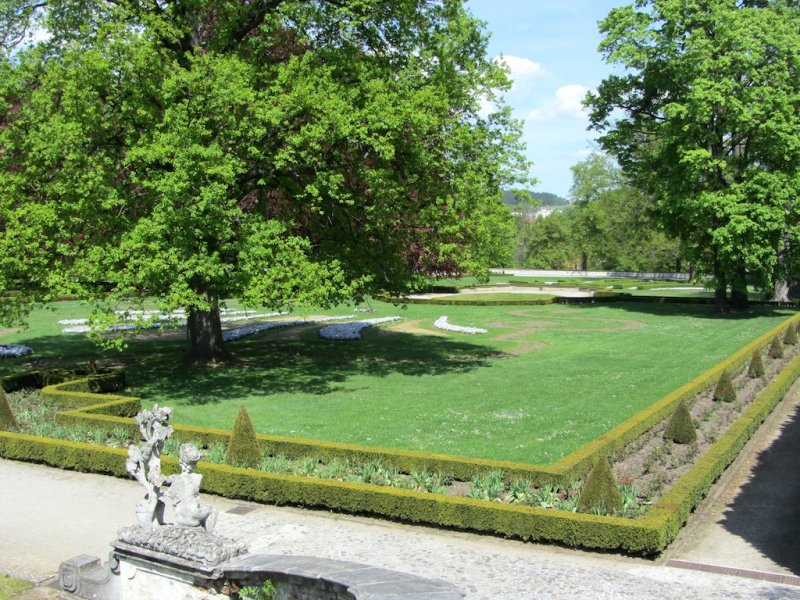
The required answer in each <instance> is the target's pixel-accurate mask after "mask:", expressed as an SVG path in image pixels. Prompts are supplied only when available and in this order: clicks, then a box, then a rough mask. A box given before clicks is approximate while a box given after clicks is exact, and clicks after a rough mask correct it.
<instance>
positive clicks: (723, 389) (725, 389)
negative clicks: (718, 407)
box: [714, 369, 736, 402]
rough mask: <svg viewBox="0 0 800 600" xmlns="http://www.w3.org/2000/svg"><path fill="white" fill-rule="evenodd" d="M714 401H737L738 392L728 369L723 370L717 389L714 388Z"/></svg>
mask: <svg viewBox="0 0 800 600" xmlns="http://www.w3.org/2000/svg"><path fill="white" fill-rule="evenodd" d="M714 400H715V401H717V402H733V401H735V400H736V390H735V389H733V382H732V381H731V376H730V373H728V369H725V370H723V371H722V375H720V376H719V381H718V382H717V387H715V388H714Z"/></svg>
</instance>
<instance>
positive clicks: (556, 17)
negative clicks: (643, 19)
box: [467, 0, 631, 196]
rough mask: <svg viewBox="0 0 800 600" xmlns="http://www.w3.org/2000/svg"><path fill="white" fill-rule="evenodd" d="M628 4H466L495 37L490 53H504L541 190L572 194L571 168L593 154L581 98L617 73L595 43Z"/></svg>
mask: <svg viewBox="0 0 800 600" xmlns="http://www.w3.org/2000/svg"><path fill="white" fill-rule="evenodd" d="M629 3H631V2H627V1H625V0H561V1H560V2H559V1H557V0H469V1H468V2H467V8H468V9H469V10H470V12H471V13H472V14H473V15H474V16H476V17H477V18H479V19H481V20H482V21H485V22H486V30H487V31H488V32H489V33H491V40H490V42H489V54H490V56H492V57H496V56H498V55H503V56H504V58H505V61H506V63H507V64H508V65H509V68H510V69H511V76H512V78H513V79H514V81H515V84H514V87H513V88H512V89H511V90H510V92H508V93H507V94H506V103H507V104H508V105H509V106H511V107H512V108H513V110H514V114H515V116H516V117H517V118H519V119H522V120H524V121H525V127H524V139H525V143H526V145H527V155H528V158H529V159H530V160H532V161H533V163H534V166H533V169H532V171H531V174H532V175H533V176H534V177H535V178H536V179H537V180H538V183H537V185H536V186H535V188H534V189H535V190H536V191H540V192H552V193H554V194H559V195H562V196H567V194H568V193H569V188H570V185H571V184H572V173H571V171H570V167H571V166H572V165H574V164H575V163H576V162H578V161H580V160H581V159H582V158H584V157H585V156H586V154H587V153H588V152H589V151H590V150H591V149H592V140H593V138H594V137H595V134H594V132H592V131H588V130H587V129H586V128H587V125H588V119H587V118H586V115H585V113H584V112H583V111H582V110H581V106H580V100H581V99H582V98H583V96H584V95H585V94H586V92H587V91H588V90H591V89H594V88H595V87H596V86H597V85H598V84H599V83H600V81H601V80H602V79H603V78H604V77H605V76H606V75H608V74H609V73H611V72H612V69H611V67H609V66H608V65H606V64H605V63H604V62H603V60H602V57H601V55H600V53H599V52H597V45H598V44H599V43H600V39H601V37H600V34H599V32H598V30H597V22H598V21H599V20H600V19H602V18H604V17H605V16H606V15H607V14H608V13H609V11H610V10H611V9H612V8H614V7H615V6H623V5H625V4H629Z"/></svg>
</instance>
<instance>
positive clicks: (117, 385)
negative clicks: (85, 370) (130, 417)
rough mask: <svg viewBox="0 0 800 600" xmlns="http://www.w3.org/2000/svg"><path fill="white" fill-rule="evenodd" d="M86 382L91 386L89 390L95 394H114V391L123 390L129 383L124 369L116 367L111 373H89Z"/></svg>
mask: <svg viewBox="0 0 800 600" xmlns="http://www.w3.org/2000/svg"><path fill="white" fill-rule="evenodd" d="M86 382H87V384H88V386H89V391H90V392H92V393H93V394H113V393H114V392H121V391H122V390H124V389H125V388H126V387H127V385H128V383H127V381H126V380H125V370H124V369H115V370H113V371H111V372H110V373H98V374H97V375H89V376H88V377H87V378H86Z"/></svg>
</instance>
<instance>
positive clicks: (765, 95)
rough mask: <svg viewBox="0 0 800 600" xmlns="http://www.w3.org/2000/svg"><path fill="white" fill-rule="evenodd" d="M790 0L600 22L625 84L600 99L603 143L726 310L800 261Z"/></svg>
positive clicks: (620, 14)
mask: <svg viewBox="0 0 800 600" xmlns="http://www.w3.org/2000/svg"><path fill="white" fill-rule="evenodd" d="M798 6H799V5H798V3H797V2H795V1H789V0H692V1H688V2H687V1H685V0H637V2H636V3H635V4H633V5H630V6H625V7H621V8H616V9H614V10H612V11H611V13H610V14H609V15H608V17H607V18H606V19H605V20H603V21H602V22H601V24H600V28H601V31H602V33H603V34H604V35H605V38H604V40H603V41H602V43H601V45H600V50H601V51H602V52H603V53H604V55H605V57H606V60H607V61H608V62H609V63H612V64H616V65H618V66H620V67H622V70H621V74H615V75H612V76H609V77H607V78H606V79H605V80H604V81H603V82H602V83H601V85H600V86H599V88H598V90H597V92H596V93H593V94H590V95H589V97H588V104H589V106H590V107H591V110H592V112H591V122H592V125H593V127H594V128H595V129H596V130H598V131H600V132H601V133H602V135H601V137H600V140H599V141H600V144H601V145H602V147H603V148H604V149H605V150H606V151H607V152H609V153H610V154H611V155H613V156H614V157H616V158H617V160H618V161H619V163H620V164H621V166H622V168H623V170H624V172H625V174H626V175H627V176H628V177H629V178H630V180H631V181H632V182H633V183H634V184H635V185H637V186H640V187H641V188H642V189H643V190H645V191H646V192H647V193H648V194H650V195H651V196H652V197H653V198H655V200H656V208H657V214H658V217H659V220H660V222H661V223H662V224H663V225H664V226H665V228H666V229H667V231H668V232H670V233H671V234H672V235H675V236H680V238H681V239H682V241H683V242H684V246H685V249H686V251H687V252H688V258H690V259H691V260H693V262H695V263H697V265H698V266H699V267H700V268H701V269H704V270H705V271H706V272H707V273H709V274H711V275H713V277H714V279H715V281H716V288H717V300H718V304H719V306H720V308H721V309H724V308H725V307H726V303H727V298H726V289H727V287H728V285H730V286H731V288H732V300H733V301H734V302H738V303H742V302H746V286H747V285H748V284H752V285H756V286H760V287H766V286H769V285H770V284H771V283H773V282H774V281H776V280H780V279H782V278H785V277H786V276H787V271H789V270H791V269H792V268H793V266H792V265H793V263H795V262H796V258H795V252H794V250H793V248H794V247H795V246H796V245H797V239H798V238H797V210H796V207H795V197H796V196H797V193H798V190H800V177H799V174H798V166H799V165H800V93H799V92H800V73H798V64H799V63H798V61H799V60H800V8H799V7H798Z"/></svg>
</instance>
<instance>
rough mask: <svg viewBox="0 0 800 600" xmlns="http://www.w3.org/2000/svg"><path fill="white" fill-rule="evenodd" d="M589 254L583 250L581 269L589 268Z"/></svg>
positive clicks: (586, 269)
mask: <svg viewBox="0 0 800 600" xmlns="http://www.w3.org/2000/svg"><path fill="white" fill-rule="evenodd" d="M588 267H589V255H588V254H586V252H581V271H588V270H589V268H588Z"/></svg>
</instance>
